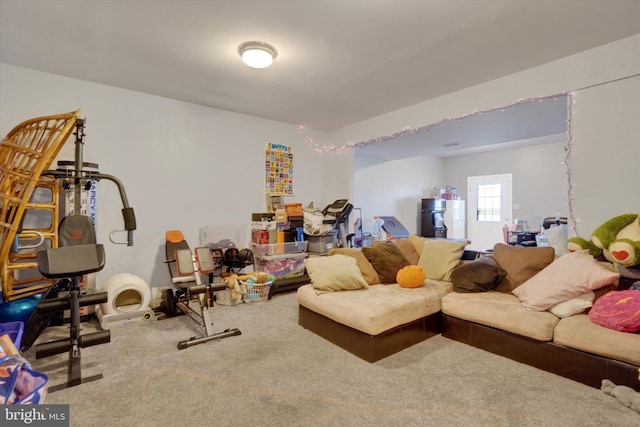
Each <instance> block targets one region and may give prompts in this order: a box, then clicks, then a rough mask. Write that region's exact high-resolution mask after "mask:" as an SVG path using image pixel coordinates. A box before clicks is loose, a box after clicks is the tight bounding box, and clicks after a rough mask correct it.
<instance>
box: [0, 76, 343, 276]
mask: <svg viewBox="0 0 640 427" xmlns="http://www.w3.org/2000/svg"><path fill="white" fill-rule="evenodd" d="M76 109H81V110H82V117H85V118H86V139H85V149H84V159H85V161H89V162H95V163H98V164H99V167H100V172H102V173H107V174H111V175H115V176H116V177H118V178H119V179H120V180H121V181H122V182H123V183H124V185H125V188H126V191H127V196H128V199H129V203H130V205H131V206H132V207H133V208H134V209H135V213H136V217H137V223H138V229H137V231H136V232H135V239H136V241H135V245H134V246H133V247H127V246H124V245H113V244H111V243H110V242H109V241H108V235H109V232H110V231H111V230H112V229H115V228H121V227H122V217H121V213H120V209H121V207H122V205H121V202H120V197H119V194H118V192H117V190H116V187H115V185H113V184H111V183H110V182H109V181H101V182H100V183H99V185H98V196H99V197H98V221H97V225H98V227H97V238H98V240H99V241H100V242H103V243H105V248H106V250H107V264H106V267H105V269H104V270H103V271H102V272H100V273H99V275H98V282H100V281H101V280H106V279H107V278H109V277H111V276H112V275H114V274H117V273H121V272H128V273H133V274H136V275H138V276H140V277H141V278H142V279H144V280H145V281H147V282H148V283H149V284H151V285H152V286H161V285H167V284H168V281H169V274H168V271H167V267H166V264H164V263H163V260H164V259H165V254H164V241H165V238H164V236H165V231H166V230H169V229H181V230H182V231H183V233H184V234H185V237H186V238H187V240H188V242H189V243H190V245H191V246H192V247H195V246H197V245H198V244H199V242H198V231H199V229H200V227H203V226H206V225H237V224H240V225H242V224H246V225H247V226H248V225H249V223H250V220H251V216H250V215H251V213H252V212H261V211H263V210H264V209H265V195H264V187H263V186H264V150H265V142H266V141H272V142H274V143H278V144H284V145H288V146H292V147H293V149H294V156H295V157H294V161H295V165H294V167H295V170H294V173H295V177H294V178H295V192H296V194H295V196H294V197H287V198H286V199H287V201H295V202H301V203H303V204H305V205H306V204H308V203H309V202H311V201H314V202H315V205H316V206H319V207H324V206H326V205H327V204H328V203H330V202H332V201H334V200H335V199H338V198H343V197H348V196H349V194H348V193H349V191H350V186H351V171H350V165H351V156H352V154H351V153H350V152H342V153H317V152H315V151H314V150H313V149H312V147H311V146H310V145H309V143H308V142H307V141H306V140H305V139H304V138H303V137H302V136H301V135H300V133H299V131H298V128H297V127H296V126H293V125H289V124H284V123H279V122H274V121H270V120H263V119H259V118H256V117H251V116H246V115H242V114H236V113H231V112H227V111H222V110H216V109H211V108H206V107H202V106H198V105H193V104H188V103H184V102H180V101H175V100H171V99H166V98H160V97H156V96H151V95H147V94H142V93H138V92H133V91H128V90H123V89H118V88H114V87H109V86H104V85H99V84H94V83H89V82H85V81H80V80H75V79H70V78H66V77H61V76H57V75H53V74H47V73H41V72H37V71H33V70H28V69H24V68H19V67H15V66H11V65H7V64H0V131H1V132H2V135H3V136H4V135H6V134H7V133H8V132H9V131H10V130H11V129H12V128H13V127H14V126H15V125H17V124H18V123H20V122H22V121H23V120H26V119H29V118H33V117H37V116H41V115H49V114H57V113H63V112H67V111H73V110H76ZM313 132H314V134H313V137H314V139H315V140H316V141H317V142H321V141H322V138H324V137H325V136H324V134H322V133H320V132H315V131H313ZM73 149H74V148H73V137H71V138H70V139H69V140H68V142H67V144H66V145H65V147H64V149H63V152H62V153H61V155H60V156H59V159H69V160H73ZM54 165H55V163H54Z"/></svg>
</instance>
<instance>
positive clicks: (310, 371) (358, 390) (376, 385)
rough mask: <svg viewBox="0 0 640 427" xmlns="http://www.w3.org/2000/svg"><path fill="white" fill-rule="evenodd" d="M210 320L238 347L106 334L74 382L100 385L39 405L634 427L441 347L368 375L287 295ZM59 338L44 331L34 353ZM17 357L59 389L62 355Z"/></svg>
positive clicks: (116, 422)
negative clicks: (300, 317)
mask: <svg viewBox="0 0 640 427" xmlns="http://www.w3.org/2000/svg"><path fill="white" fill-rule="evenodd" d="M212 314H213V319H214V321H215V329H216V330H217V331H220V330H223V329H226V328H234V327H237V328H239V329H240V330H241V331H242V335H240V336H235V337H230V338H225V339H223V340H219V341H212V342H209V343H205V344H201V345H197V346H194V347H191V348H188V349H185V350H177V348H176V345H177V343H178V341H181V340H183V339H186V338H189V337H191V336H194V335H197V334H199V331H198V329H197V325H196V323H195V322H193V321H191V320H190V319H188V318H186V317H185V316H181V317H177V318H171V319H166V320H159V321H154V322H152V323H151V324H148V325H144V326H131V327H124V328H119V329H113V330H112V331H111V335H112V338H111V342H110V343H108V344H102V345H99V346H95V347H90V348H86V349H83V350H82V365H83V376H91V375H94V374H97V373H102V374H103V375H104V378H103V379H101V380H98V381H95V382H90V383H86V384H82V385H79V386H76V387H73V388H69V389H64V390H60V391H56V392H54V393H50V394H49V395H48V396H47V403H50V404H53V403H68V404H70V411H71V425H72V426H82V427H85V426H140V427H142V426H158V425H185V426H203V425H220V426H223V425H227V426H638V425H640V415H639V414H638V413H636V412H634V411H632V410H631V409H629V408H627V407H625V406H623V405H622V404H620V403H619V402H618V401H616V400H615V399H614V398H613V397H611V396H609V395H606V394H604V393H603V392H601V391H600V390H598V389H595V388H591V387H587V386H585V385H582V384H579V383H576V382H574V381H571V380H567V379H565V378H561V377H558V376H555V375H553V374H549V373H547V372H544V371H541V370H538V369H535V368H531V367H529V366H526V365H523V364H520V363H517V362H514V361H512V360H509V359H505V358H502V357H499V356H495V355H493V354H490V353H487V352H484V351H482V350H478V349H475V348H473V347H469V346H466V345H464V344H461V343H458V342H455V341H451V340H448V339H446V338H443V337H442V336H436V337H433V338H430V339H428V340H427V341H425V342H422V343H420V344H417V345H415V346H413V347H411V348H409V349H406V350H404V351H402V352H400V353H397V354H395V355H392V356H390V357H388V358H385V359H383V360H381V361H378V362H376V363H373V364H370V363H368V362H365V361H363V360H361V359H359V358H357V357H355V356H353V355H351V354H350V353H348V352H346V351H344V350H342V349H340V348H338V347H336V346H334V345H333V344H330V343H329V342H327V341H325V340H324V339H322V338H320V337H318V336H316V335H315V334H313V333H311V332H309V331H307V330H305V329H303V328H301V327H300V326H298V324H297V303H296V299H295V292H290V293H285V294H276V295H275V296H274V297H273V298H272V299H271V300H269V301H267V302H266V303H264V304H258V305H247V304H241V305H239V306H236V307H225V306H216V307H214V309H213V312H212ZM85 329H87V330H88V329H91V325H85ZM65 334H68V332H67V328H66V327H50V328H48V329H47V330H46V331H45V333H43V334H42V336H41V337H40V339H39V342H42V341H46V340H49V339H51V338H52V337H64V336H65ZM25 356H26V357H27V359H29V360H30V361H31V363H32V365H33V367H34V368H35V369H37V370H40V371H42V372H45V373H47V374H48V375H49V376H50V378H51V379H50V386H55V385H57V384H60V383H64V382H65V381H66V367H67V364H66V361H67V357H68V356H67V355H66V354H60V355H56V356H52V357H49V358H45V359H40V360H35V356H34V354H33V348H32V349H30V350H29V351H28V352H26V354H25Z"/></svg>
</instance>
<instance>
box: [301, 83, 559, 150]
mask: <svg viewBox="0 0 640 427" xmlns="http://www.w3.org/2000/svg"><path fill="white" fill-rule="evenodd" d="M566 95H567V93H560V94H555V95H549V96H545V97H541V98H528V99H521V100H519V101H518V102H516V103H514V104H511V105H508V106H506V107H505V106H501V107H496V108H491V109H489V110H483V111H474V112H473V113H470V114H466V115H464V116H460V117H451V118H444V119H442V120H440V121H438V122H435V123H431V124H429V125H426V126H421V127H417V128H414V127H410V126H407V127H405V128H404V129H402V130H401V131H399V132H394V133H392V134H389V135H383V136H379V137H376V138H370V139H367V140H364V141H359V142H348V143H346V144H343V145H339V146H326V145H319V144H316V143H315V142H314V141H313V138H311V137H310V136H309V134H307V132H306V130H305V127H304V125H300V126H298V131H299V132H300V134H301V135H302V137H303V138H304V139H305V140H306V141H307V143H309V145H311V147H313V149H314V150H315V151H316V152H318V153H333V152H338V151H344V150H347V149H349V148H354V149H358V148H362V147H366V146H367V145H371V144H378V143H381V142H389V141H393V140H395V139H397V138H400V137H402V136H405V135H414V134H425V133H427V132H429V131H430V130H431V129H433V128H434V127H436V126H438V125H440V124H442V123H446V122H450V121H457V122H462V121H463V120H464V119H466V118H469V117H474V116H482V115H484V114H488V113H493V112H496V111H503V112H504V111H505V110H506V109H507V108H509V107H514V106H516V105H520V104H526V103H529V102H542V101H545V100H548V99H553V100H554V101H555V100H557V99H558V98H560V97H563V96H566Z"/></svg>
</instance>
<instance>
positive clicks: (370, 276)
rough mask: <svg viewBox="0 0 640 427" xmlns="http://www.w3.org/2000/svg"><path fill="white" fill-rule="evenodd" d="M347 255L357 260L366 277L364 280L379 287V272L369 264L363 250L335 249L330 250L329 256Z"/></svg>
mask: <svg viewBox="0 0 640 427" xmlns="http://www.w3.org/2000/svg"><path fill="white" fill-rule="evenodd" d="M335 254H339V255H347V256H350V257H353V258H355V259H356V263H357V264H358V268H359V269H360V272H361V273H362V276H363V277H364V280H366V281H367V283H368V284H370V285H377V284H378V283H380V276H378V272H377V271H376V269H375V268H373V265H371V263H370V262H369V260H368V259H367V257H366V256H364V253H363V252H362V250H360V249H358V248H333V249H329V252H328V255H329V256H331V255H335Z"/></svg>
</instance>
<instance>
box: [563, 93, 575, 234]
mask: <svg viewBox="0 0 640 427" xmlns="http://www.w3.org/2000/svg"><path fill="white" fill-rule="evenodd" d="M567 97H568V102H567V145H565V147H564V151H565V156H564V161H563V162H562V164H563V165H564V167H565V173H566V175H567V190H566V191H565V194H566V195H567V208H568V210H569V220H570V221H571V227H570V228H571V231H572V232H573V235H574V236H577V235H578V219H576V217H575V211H576V209H575V207H574V205H573V187H574V185H573V170H572V169H571V154H572V153H573V150H574V143H573V132H572V126H571V124H572V122H571V121H572V119H573V103H574V102H575V100H574V99H573V94H571V93H569V94H568V95H567Z"/></svg>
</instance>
